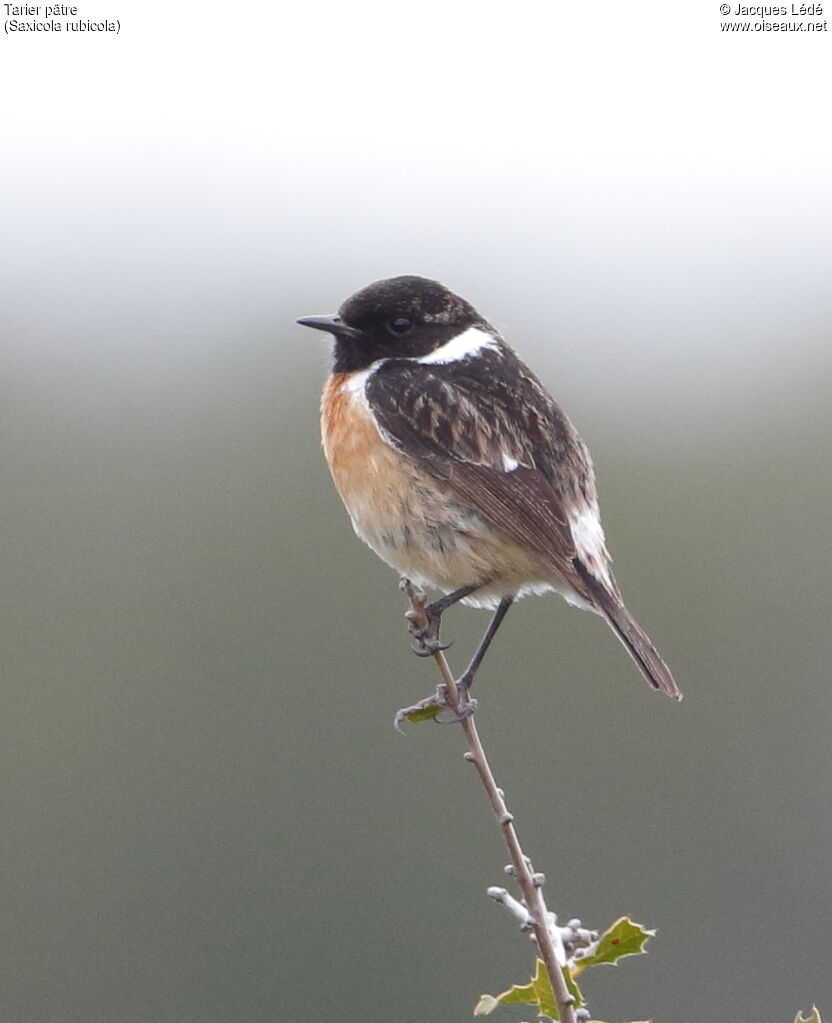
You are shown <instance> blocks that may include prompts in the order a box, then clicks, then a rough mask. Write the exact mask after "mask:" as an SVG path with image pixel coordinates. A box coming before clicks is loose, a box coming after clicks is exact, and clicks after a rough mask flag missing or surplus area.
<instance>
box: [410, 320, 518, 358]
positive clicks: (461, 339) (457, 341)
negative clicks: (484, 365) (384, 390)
mask: <svg viewBox="0 0 832 1023" xmlns="http://www.w3.org/2000/svg"><path fill="white" fill-rule="evenodd" d="M498 347H499V346H498V344H497V339H496V338H495V337H492V336H491V334H489V333H487V332H486V331H484V330H480V329H479V327H469V328H468V329H467V330H463V332H462V333H461V334H457V336H456V337H452V338H451V340H450V341H446V342H445V344H444V345H440V346H439V348H435V349H434V350H433V351H432V352H428V354H427V355H422V356H420V357H419V358H418V359H416V360H415V361H416V362H424V363H446V362H459V361H460V360H461V359H467V358H470V356H472V355H479V353H480V352H484V351H486V350H488V349H489V348H491V349H497V348H498Z"/></svg>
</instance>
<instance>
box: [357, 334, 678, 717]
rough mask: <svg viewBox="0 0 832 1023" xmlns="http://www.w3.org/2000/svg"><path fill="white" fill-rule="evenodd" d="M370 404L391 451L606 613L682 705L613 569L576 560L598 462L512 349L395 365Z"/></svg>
mask: <svg viewBox="0 0 832 1023" xmlns="http://www.w3.org/2000/svg"><path fill="white" fill-rule="evenodd" d="M366 395H367V400H368V402H369V404H370V407H371V409H372V411H373V413H374V415H375V417H376V422H377V423H378V425H379V428H380V429H381V431H382V433H383V435H384V436H385V438H386V439H387V440H388V442H389V443H390V444H391V445H393V446H394V447H396V448H397V449H398V450H400V451H402V452H403V453H404V454H406V455H409V456H410V457H412V458H415V459H417V460H418V461H419V465H420V466H421V467H422V468H424V469H426V470H427V471H429V472H431V473H433V474H434V475H435V476H437V477H440V478H441V479H443V480H444V481H445V482H446V483H447V485H448V487H449V488H450V489H451V490H452V491H453V492H454V493H455V494H456V495H457V496H458V497H459V498H460V499H461V500H462V501H464V502H466V503H467V504H468V505H470V506H471V507H473V508H475V509H476V510H477V511H478V512H479V513H480V514H481V515H482V516H483V517H484V518H485V519H486V520H487V521H488V522H490V523H491V524H492V525H493V526H494V527H495V528H497V529H499V530H500V531H501V532H503V533H504V535H505V536H507V537H509V538H510V539H512V540H513V541H514V542H516V543H519V544H521V545H522V546H524V547H527V548H531V549H532V550H535V551H537V552H538V554H539V555H540V557H541V558H542V559H543V560H544V561H545V562H547V563H548V564H549V565H551V566H552V567H553V568H554V569H555V570H556V571H557V572H559V573H560V574H561V575H562V576H563V577H564V578H565V579H567V580H568V581H569V583H570V584H571V585H572V586H573V587H574V589H575V590H576V591H577V592H578V593H579V594H580V595H581V596H582V597H584V599H585V600H587V602H588V603H589V604H591V605H592V606H594V607H595V608H597V609H598V610H599V611H601V612H602V614H603V615H604V616H605V618H606V619H607V621H608V623H609V625H610V627H611V628H612V630H613V631H614V632H615V634H616V635H617V636H618V638H619V639H620V640H621V642H622V643H623V645H624V647H625V648H626V649H627V651H628V653H629V654H630V656H631V657H632V658H633V660H634V661H635V663H636V664H637V665H638V667H639V669H640V670H641V672H642V674H643V675H644V677H645V678H646V679H647V681H648V682H649V683H650V685H651V686H653V688H654V689H659V690H662V691H663V692H666V693H668V694H669V695H670V696H673V697H674V698H675V699H677V700H678V699H681V698H682V694H681V693H680V692H679V690H678V688H677V687H676V683H675V682H674V680H673V676H672V674H671V672H670V669H669V668H668V666H667V665H666V664H665V662H664V660H663V659H662V658H661V656H660V654H659V653H658V651H657V650H656V648H655V646H653V643H652V642H651V641H650V638H649V637H648V636H647V634H646V633H645V632H644V631H643V630H642V629H641V627H640V626H639V625H638V623H637V622H636V621H635V619H634V618H633V617H632V615H631V614H630V613H629V611H628V610H627V608H626V607H625V606H624V604H623V602H622V600H621V594H620V592H619V590H618V586H617V584H616V582H615V579H614V577H613V575H612V573H611V572H610V571H609V568H608V566H607V565H606V563H605V564H604V565H602V566H601V568H602V569H603V571H602V572H601V574H600V575H599V572H598V566H597V565H595V566H593V564H592V560H591V559H590V560H588V561H587V560H586V553H585V552H584V554H583V555H582V554H581V553H580V552H578V551H576V548H575V542H574V539H573V536H572V531H571V527H570V525H569V519H568V516H567V510H569V511H574V510H575V509H594V510H595V512H596V513H597V496H596V491H595V479H594V474H593V469H592V462H591V461H590V458H589V453H588V452H587V450H586V447H585V446H584V444H583V441H582V440H581V439H580V437H579V436H578V434H577V433H576V431H575V428H574V427H573V426H572V424H571V423H570V422H569V420H568V419H567V418H566V416H565V415H564V414H563V412H561V410H560V409H559V408H558V406H557V405H556V404H555V402H554V400H553V399H552V397H551V396H550V395H549V394H548V392H547V391H546V390H545V388H544V387H543V386H542V384H540V382H539V381H538V380H537V378H536V377H535V376H534V375H533V374H532V372H531V371H530V370H529V369H528V368H527V367H526V366H525V365H524V364H523V363H522V362H521V361H520V360H519V359H518V358H517V356H516V355H515V354H514V352H513V351H512V350H511V348H509V347H508V346H507V345H505V343H504V342H500V344H499V347H498V348H497V349H496V350H493V351H486V352H483V353H481V354H480V355H479V356H478V357H477V358H476V359H467V360H461V361H460V362H457V363H445V364H442V365H441V366H438V367H437V366H431V365H430V364H424V363H419V362H415V361H412V360H404V359H391V360H389V361H387V362H385V363H382V365H381V366H380V367H379V368H378V369H377V370H376V371H375V372H374V373H373V374H372V375H371V376H370V378H369V380H368V383H367V389H366ZM602 539H603V534H602ZM604 557H606V552H604Z"/></svg>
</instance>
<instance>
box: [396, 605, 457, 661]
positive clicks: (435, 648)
mask: <svg viewBox="0 0 832 1023" xmlns="http://www.w3.org/2000/svg"><path fill="white" fill-rule="evenodd" d="M420 617H421V616H420V615H417V614H416V612H415V611H408V612H407V613H406V614H405V618H407V620H408V621H409V622H410V624H409V625H408V627H407V629H408V632H409V633H410V635H411V636H412V637H413V638H414V640H415V642H414V643H412V644H411V647H410V649H411V650H412V651H413V653H414V654H416V656H417V657H432V656H433V654H435V653H438V652H439V651H440V650H447V649H448V647H449V646H450V645H451V644H450V643H442V642H440V640H439V626H440V625H441V624H442V618H441V616H440V615H437V614H428V621H427V624H426V625H417V622H418V621H419V619H420Z"/></svg>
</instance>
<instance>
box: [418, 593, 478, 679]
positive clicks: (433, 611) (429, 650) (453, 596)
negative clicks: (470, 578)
mask: <svg viewBox="0 0 832 1023" xmlns="http://www.w3.org/2000/svg"><path fill="white" fill-rule="evenodd" d="M483 585H484V583H471V584H470V585H469V586H460V588H459V589H458V590H454V592H453V593H448V594H446V596H444V597H440V598H439V599H438V600H434V601H433V603H432V604H426V605H425V615H426V616H427V620H428V623H427V625H424V626H419V625H416V623H415V622H414V621H412V620H411V623H410V626H409V629H410V635H411V636H413V638H414V639H415V640H416V642H415V643H413V644H412V645H411V649H412V650H413V653H414V654H418V656H419V657H430V656H431V655H432V654H435V653H436V651H437V650H447V649H448V647H449V646H450V645H451V644H450V643H445V644H443V643H440V642H439V627H440V625H441V624H442V614H443V612H445V611H447V610H448V608H449V607H451V606H452V605H453V604H456V603H458V602H459V601H460V600H462V599H464V598H465V597H467V596H468V595H469V594H471V593H473V592H474V590H478V589H480V587H481V586H483ZM410 615H411V612H408V615H407V617H408V618H410ZM475 670H476V669H475Z"/></svg>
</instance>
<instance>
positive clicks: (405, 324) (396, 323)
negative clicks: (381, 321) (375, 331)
mask: <svg viewBox="0 0 832 1023" xmlns="http://www.w3.org/2000/svg"><path fill="white" fill-rule="evenodd" d="M387 329H388V330H389V331H390V333H391V334H398V335H402V334H406V333H407V332H408V331H409V330H412V329H413V320H409V319H408V318H407V317H406V316H397V317H396V319H395V320H390V322H389V323H388V324H387Z"/></svg>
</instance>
